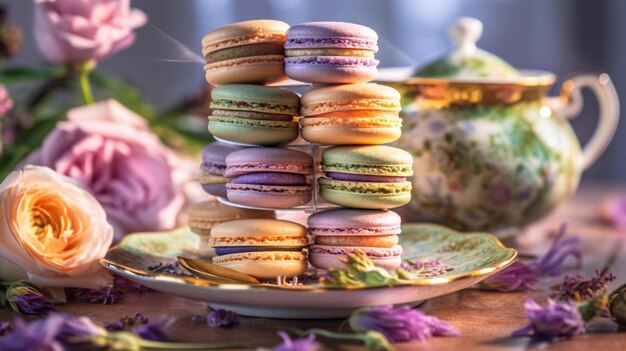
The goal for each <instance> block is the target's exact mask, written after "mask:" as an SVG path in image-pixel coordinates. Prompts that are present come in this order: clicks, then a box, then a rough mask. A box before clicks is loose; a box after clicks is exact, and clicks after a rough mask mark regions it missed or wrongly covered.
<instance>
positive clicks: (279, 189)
mask: <svg viewBox="0 0 626 351" xmlns="http://www.w3.org/2000/svg"><path fill="white" fill-rule="evenodd" d="M312 170H313V159H312V158H311V156H310V155H309V154H306V153H304V152H301V151H297V150H292V149H285V148H278V147H267V148H249V149H244V150H240V151H235V152H233V153H231V154H230V155H228V157H226V171H225V172H224V175H225V176H226V177H229V178H232V180H231V181H230V183H228V184H226V195H227V197H228V200H230V201H232V202H235V203H238V204H242V205H247V206H254V207H264V208H289V207H295V206H300V205H304V204H306V203H308V202H309V201H311V197H312V189H311V176H312Z"/></svg>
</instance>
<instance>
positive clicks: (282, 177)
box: [232, 172, 307, 185]
mask: <svg viewBox="0 0 626 351" xmlns="http://www.w3.org/2000/svg"><path fill="white" fill-rule="evenodd" d="M232 183H233V184H256V185H307V178H306V177H305V176H304V175H302V174H293V173H276V172H259V173H248V174H244V175H240V176H238V177H236V178H234V179H233V180H232Z"/></svg>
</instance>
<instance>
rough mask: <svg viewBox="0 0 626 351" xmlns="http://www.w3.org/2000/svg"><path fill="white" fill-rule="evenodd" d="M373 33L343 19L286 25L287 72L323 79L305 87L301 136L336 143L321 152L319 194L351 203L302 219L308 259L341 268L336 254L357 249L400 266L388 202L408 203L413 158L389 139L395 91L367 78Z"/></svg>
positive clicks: (372, 63)
mask: <svg viewBox="0 0 626 351" xmlns="http://www.w3.org/2000/svg"><path fill="white" fill-rule="evenodd" d="M377 39H378V36H377V35H376V32H374V31H373V30H372V29H370V28H367V27H365V26H361V25H357V24H352V23H343V22H311V23H304V24H301V25H297V26H293V27H291V28H289V30H287V39H286V41H285V55H286V57H285V73H286V74H287V76H288V77H290V78H292V79H296V80H301V81H305V82H310V83H324V84H325V85H323V86H318V87H316V88H313V89H312V90H310V91H308V92H306V93H304V94H303V96H302V98H301V115H302V116H304V118H303V119H301V120H300V123H301V127H302V137H303V139H305V140H307V141H309V142H312V143H317V144H323V145H341V146H334V147H331V148H328V149H326V150H324V152H323V153H322V164H321V168H322V171H324V172H325V176H324V177H321V178H319V179H318V180H317V181H318V184H319V191H320V192H319V195H320V196H321V197H322V198H323V199H324V200H326V201H327V202H330V203H333V204H336V205H340V206H345V207H348V208H350V209H337V210H328V211H324V212H318V213H316V214H313V215H311V216H310V217H309V219H308V225H309V234H311V235H312V236H313V239H314V244H313V245H311V246H310V247H309V261H310V262H311V264H312V265H313V266H316V267H318V268H321V269H329V268H341V267H342V266H343V263H342V262H341V260H340V259H341V258H342V257H345V256H346V255H347V254H348V253H351V252H355V251H357V250H362V251H363V252H365V253H366V254H367V255H368V256H369V257H370V258H371V259H372V261H373V262H374V264H375V265H377V266H380V267H383V268H386V269H394V268H396V267H398V266H399V265H400V262H401V260H400V256H401V254H402V248H401V247H400V246H399V245H398V236H397V235H398V234H400V217H399V216H398V215H397V214H396V213H394V212H391V211H388V210H387V209H389V208H394V207H398V206H401V205H404V204H406V203H408V202H409V200H410V198H411V183H410V182H408V181H406V177H408V176H411V175H413V171H412V169H411V165H412V163H413V159H412V157H411V155H410V154H408V153H407V152H405V151H403V150H400V149H396V148H393V147H390V146H385V145H380V144H385V143H390V142H393V141H395V140H397V139H398V138H399V137H400V128H401V120H400V118H399V116H398V114H399V112H400V109H401V106H400V93H398V91H396V90H395V89H393V88H391V87H387V86H382V85H378V84H372V83H368V82H369V81H371V80H372V79H374V77H375V76H376V66H377V65H378V60H376V59H375V57H374V54H375V53H376V52H377V50H378V46H377Z"/></svg>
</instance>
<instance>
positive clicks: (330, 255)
mask: <svg viewBox="0 0 626 351" xmlns="http://www.w3.org/2000/svg"><path fill="white" fill-rule="evenodd" d="M357 250H362V251H363V252H365V253H366V254H367V256H368V257H369V258H370V259H371V260H372V262H373V263H374V265H375V266H377V267H381V268H384V269H387V270H393V269H396V268H398V267H400V264H401V263H402V258H401V254H402V248H401V247H400V246H394V247H393V248H374V247H349V246H327V245H311V246H310V248H309V261H310V262H311V264H312V265H313V266H315V267H317V268H321V269H331V268H345V265H344V264H343V262H341V259H344V258H345V257H346V256H347V254H348V253H352V252H355V251H357ZM320 251H323V252H320Z"/></svg>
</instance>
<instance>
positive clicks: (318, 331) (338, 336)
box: [300, 328, 363, 341]
mask: <svg viewBox="0 0 626 351" xmlns="http://www.w3.org/2000/svg"><path fill="white" fill-rule="evenodd" d="M312 333H315V334H317V335H321V336H325V337H327V338H331V339H339V340H359V341H363V335H362V334H347V333H335V332H331V331H329V330H325V329H317V328H313V329H308V330H305V331H303V332H300V334H302V335H308V334H312Z"/></svg>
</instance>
